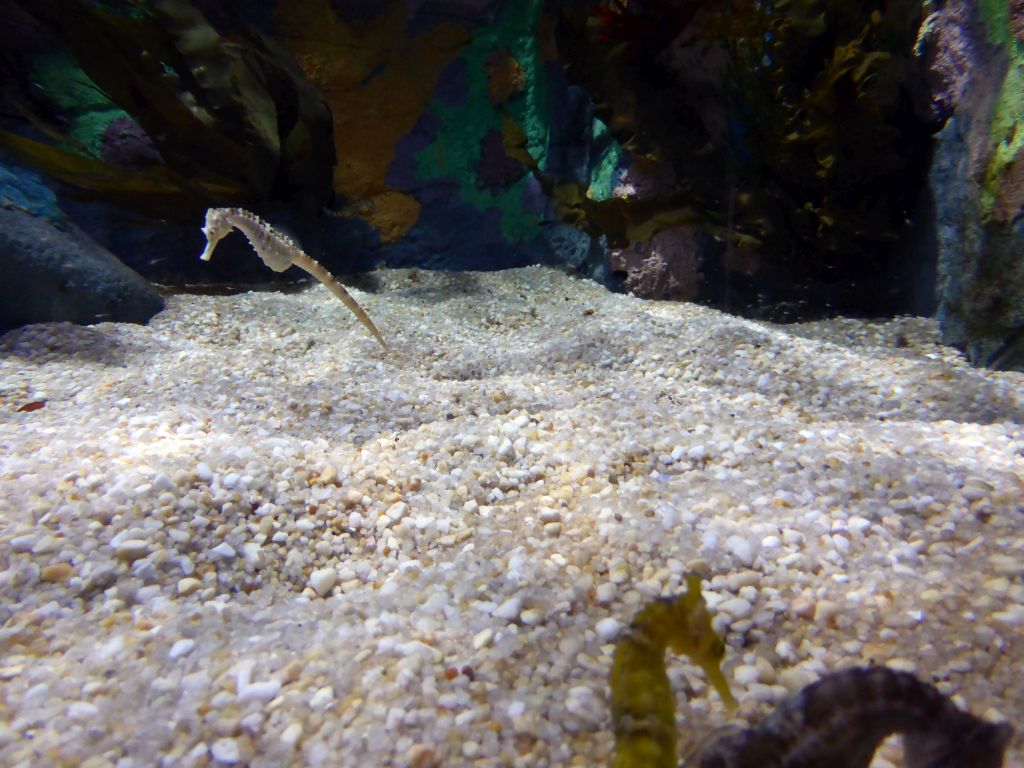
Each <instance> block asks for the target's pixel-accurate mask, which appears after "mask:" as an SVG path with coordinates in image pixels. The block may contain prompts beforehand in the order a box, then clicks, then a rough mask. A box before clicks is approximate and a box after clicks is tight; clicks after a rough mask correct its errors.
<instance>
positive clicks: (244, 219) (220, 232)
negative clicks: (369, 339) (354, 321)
mask: <svg viewBox="0 0 1024 768" xmlns="http://www.w3.org/2000/svg"><path fill="white" fill-rule="evenodd" d="M232 229H237V230H238V231H239V232H241V233H242V234H243V235H245V236H246V238H247V239H248V240H249V244H250V245H252V247H253V250H255V251H256V255H257V256H259V257H260V258H261V259H263V263H264V264H266V265H267V266H268V267H270V268H271V269H272V270H274V271H275V272H284V271H285V270H286V269H288V268H289V267H291V266H296V267H298V268H299V269H302V270H305V271H306V272H308V273H309V274H311V275H312V276H313V277H315V278H316V279H317V280H319V281H320V282H321V283H323V284H324V286H325V287H326V288H327V290H329V291H330V292H331V293H333V294H334V295H335V296H337V297H338V298H339V299H341V301H342V302H343V303H344V304H345V306H346V307H348V308H349V309H350V310H352V314H354V315H355V316H356V317H357V318H358V319H359V322H360V323H362V324H363V325H364V326H365V327H366V329H367V330H368V331H369V332H370V333H371V334H373V337H374V338H375V339H376V340H377V341H378V342H380V345H381V346H382V347H384V348H385V349H387V347H388V345H387V344H386V343H385V342H384V337H383V336H381V335H380V331H378V330H377V326H375V325H374V324H373V321H372V320H371V319H370V316H369V315H367V314H366V312H365V311H364V310H363V308H362V307H361V306H359V304H358V302H356V300H355V299H353V298H352V294H350V293H349V292H348V291H346V290H345V286H343V285H342V284H341V283H339V282H338V280H337V278H335V277H334V275H332V274H331V273H330V272H328V271H327V270H326V269H324V267H323V266H322V265H321V264H320V263H319V262H317V261H314V260H313V259H312V258H311V257H310V256H309V255H308V254H307V253H306V252H305V251H303V250H302V249H301V248H300V247H299V246H298V244H297V243H295V242H294V241H293V240H292V239H291V238H289V237H287V236H286V235H283V234H281V233H280V232H278V231H277V230H275V229H274V228H273V227H271V226H270V225H269V224H268V223H267V222H265V221H264V220H263V219H261V218H260V217H259V216H257V215H256V214H255V213H252V212H250V211H246V210H244V209H242V208H211V209H210V210H208V211H207V212H206V222H205V224H204V226H203V234H204V235H206V247H205V248H204V249H203V252H202V254H200V256H199V258H200V259H202V260H203V261H209V260H210V258H211V257H212V256H213V251H214V249H215V248H216V247H217V243H219V242H220V241H221V240H222V239H223V238H224V237H225V236H227V235H228V234H229V233H230V232H231V230H232Z"/></svg>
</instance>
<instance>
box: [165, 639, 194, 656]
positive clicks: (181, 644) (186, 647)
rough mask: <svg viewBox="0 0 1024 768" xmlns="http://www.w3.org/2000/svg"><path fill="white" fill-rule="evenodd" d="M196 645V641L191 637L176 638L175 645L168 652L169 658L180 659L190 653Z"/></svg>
mask: <svg viewBox="0 0 1024 768" xmlns="http://www.w3.org/2000/svg"><path fill="white" fill-rule="evenodd" d="M195 647H196V641H195V640H193V639H192V638H191V637H183V638H182V639H181V640H175V641H174V645H172V646H171V650H169V651H168V652H167V658H169V659H180V658H181V657H182V656H187V655H188V654H190V653H191V652H192V649H193V648H195Z"/></svg>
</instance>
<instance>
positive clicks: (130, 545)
mask: <svg viewBox="0 0 1024 768" xmlns="http://www.w3.org/2000/svg"><path fill="white" fill-rule="evenodd" d="M148 554H149V543H148V542H145V541H143V540H142V539H125V540H124V541H122V542H121V543H120V544H118V545H117V547H116V548H115V550H114V555H115V556H116V557H117V559H118V560H125V561H127V562H129V563H130V562H133V561H135V560H141V559H142V558H143V557H145V556H146V555H148Z"/></svg>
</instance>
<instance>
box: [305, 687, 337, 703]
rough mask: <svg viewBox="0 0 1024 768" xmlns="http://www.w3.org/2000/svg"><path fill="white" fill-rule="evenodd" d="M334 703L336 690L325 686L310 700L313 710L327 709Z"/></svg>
mask: <svg viewBox="0 0 1024 768" xmlns="http://www.w3.org/2000/svg"><path fill="white" fill-rule="evenodd" d="M333 701H334V688H332V687H331V686H329V685H325V686H324V687H323V688H320V689H318V690H317V691H316V693H314V694H313V695H312V696H311V697H310V699H309V706H310V707H311V708H312V709H326V708H327V707H328V706H330V704H331V702H333Z"/></svg>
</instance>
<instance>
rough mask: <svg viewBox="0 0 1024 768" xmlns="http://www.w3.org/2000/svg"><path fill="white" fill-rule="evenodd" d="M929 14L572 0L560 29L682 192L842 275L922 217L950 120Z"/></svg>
mask: <svg viewBox="0 0 1024 768" xmlns="http://www.w3.org/2000/svg"><path fill="white" fill-rule="evenodd" d="M922 15H923V14H922V9H921V3H920V2H919V0H893V1H892V2H886V3H878V2H872V3H862V2H859V1H858V0H775V2H771V3H767V2H760V1H759V0H730V1H729V2H707V1H706V0H665V1H664V2H651V1H650V0H603V1H602V2H597V3H589V4H580V3H561V4H559V5H558V20H559V23H558V26H557V36H556V37H557V44H558V50H559V55H560V58H561V59H562V61H563V63H564V64H565V67H566V72H567V75H568V76H569V78H570V79H571V80H572V81H573V82H575V83H577V84H579V85H580V86H582V87H583V88H584V89H585V90H586V91H587V93H588V94H589V95H590V97H591V100H592V102H593V105H594V111H595V114H596V115H597V116H598V117H599V118H600V119H601V120H602V121H603V122H604V123H605V124H606V125H607V126H608V129H609V130H610V131H611V133H612V134H613V135H614V136H615V137H616V138H617V139H618V141H619V142H620V144H622V146H624V147H625V148H626V149H627V150H629V151H630V152H631V153H632V154H633V155H634V156H640V157H643V158H645V159H649V160H653V161H657V162H660V163H663V164H667V165H668V166H669V167H670V168H671V169H672V172H673V173H674V176H675V178H676V180H677V181H676V189H677V190H678V192H679V196H678V197H673V198H672V199H671V203H670V206H671V207H672V208H679V207H681V205H686V206H689V207H691V208H693V209H694V210H695V211H696V212H697V213H698V214H699V217H700V219H701V220H702V222H704V223H706V224H707V225H710V227H715V228H717V229H718V231H716V232H715V233H716V234H719V235H721V232H722V231H723V230H725V231H728V232H731V233H734V236H733V238H732V242H733V243H734V244H735V245H736V246H737V247H738V248H739V249H745V250H746V252H747V253H749V254H750V255H751V258H753V259H757V260H767V261H773V262H775V263H778V264H782V265H784V266H785V267H787V268H788V269H791V270H792V272H793V274H794V276H796V277H814V278H828V279H830V280H833V281H838V280H841V279H848V278H850V277H851V276H854V275H863V274H876V273H877V272H878V271H879V270H880V269H882V268H883V267H884V266H885V264H886V260H887V259H888V258H891V256H892V254H893V252H894V251H893V245H894V244H896V243H898V242H899V240H900V238H901V237H904V236H905V235H906V234H907V232H908V229H907V222H908V219H911V218H912V214H913V209H914V206H915V205H916V202H917V196H918V193H919V190H920V189H921V187H922V184H923V181H924V178H925V174H926V171H927V162H928V157H929V152H930V142H929V141H928V139H929V137H930V136H931V135H932V134H933V133H934V132H935V131H936V130H938V128H940V127H941V126H940V125H937V124H936V123H935V119H934V115H933V114H932V112H931V110H930V105H929V87H928V84H927V72H926V63H925V61H924V60H923V58H921V57H920V56H918V55H916V53H915V50H914V43H915V40H916V36H917V30H918V27H919V26H920V23H921V20H922ZM710 227H709V228H710ZM712 231H714V230H712Z"/></svg>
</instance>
